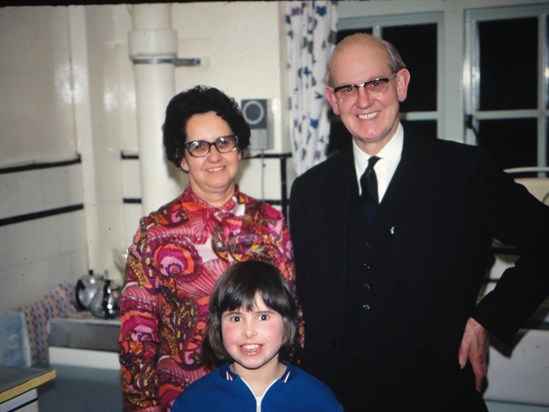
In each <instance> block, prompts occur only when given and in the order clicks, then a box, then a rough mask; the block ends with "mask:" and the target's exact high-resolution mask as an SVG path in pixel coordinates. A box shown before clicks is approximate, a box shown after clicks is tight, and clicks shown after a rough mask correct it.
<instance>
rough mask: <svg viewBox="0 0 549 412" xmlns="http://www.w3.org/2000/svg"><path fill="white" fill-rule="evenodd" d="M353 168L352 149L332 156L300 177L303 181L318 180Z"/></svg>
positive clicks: (346, 149)
mask: <svg viewBox="0 0 549 412" xmlns="http://www.w3.org/2000/svg"><path fill="white" fill-rule="evenodd" d="M349 166H350V167H353V152H352V149H351V148H345V149H343V150H341V151H339V152H337V153H335V154H332V155H331V156H329V157H328V158H327V159H325V160H323V161H322V162H320V163H318V164H316V165H314V166H312V167H311V168H310V169H308V170H307V171H305V172H304V173H303V174H302V175H300V176H299V177H298V179H301V180H311V179H317V178H319V177H322V176H329V175H331V174H334V173H338V172H339V171H341V170H342V169H344V168H345V167H349Z"/></svg>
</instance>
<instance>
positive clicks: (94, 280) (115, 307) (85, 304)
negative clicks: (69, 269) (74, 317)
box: [76, 271, 122, 319]
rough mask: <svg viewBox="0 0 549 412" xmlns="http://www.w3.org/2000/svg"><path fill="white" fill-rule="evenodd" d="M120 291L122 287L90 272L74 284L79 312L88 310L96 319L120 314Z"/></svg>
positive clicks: (103, 276) (105, 277)
mask: <svg viewBox="0 0 549 412" xmlns="http://www.w3.org/2000/svg"><path fill="white" fill-rule="evenodd" d="M121 291H122V287H121V286H119V285H117V284H116V283H114V282H113V281H111V280H110V279H108V278H107V276H105V275H96V274H93V272H91V271H90V274H89V275H87V276H83V277H81V278H80V279H78V282H77V283H76V305H77V307H78V309H80V310H89V311H90V312H91V313H92V315H93V316H95V317H97V318H102V319H108V318H114V317H116V316H118V315H119V314H120V293H121Z"/></svg>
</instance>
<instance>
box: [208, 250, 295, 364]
mask: <svg viewBox="0 0 549 412" xmlns="http://www.w3.org/2000/svg"><path fill="white" fill-rule="evenodd" d="M256 294H259V296H261V298H262V299H263V301H264V302H265V305H267V306H268V307H269V308H270V309H272V310H274V311H276V312H278V313H279V314H280V315H281V316H282V323H283V338H282V346H281V347H280V351H279V359H280V360H288V361H293V359H294V357H295V356H296V354H297V352H298V350H299V348H300V346H299V338H298V309H297V304H296V300H295V298H294V295H293V293H292V291H291V289H290V286H289V285H288V283H287V282H286V279H284V277H283V276H282V274H281V273H280V271H279V270H278V269H277V268H276V267H275V266H273V265H271V264H269V263H265V262H260V261H253V260H249V261H245V262H238V263H235V264H234V265H233V266H231V267H230V268H229V269H227V271H226V272H225V273H224V274H223V276H222V277H221V279H220V280H219V281H218V283H217V285H216V286H215V288H214V290H213V292H212V296H211V300H210V307H209V319H208V324H207V326H206V332H205V335H206V336H205V339H204V342H203V344H202V356H203V361H204V364H205V365H206V366H208V367H210V368H214V367H217V366H219V365H221V364H223V363H224V362H227V361H231V360H232V358H231V357H230V356H229V354H228V353H227V351H226V350H225V346H224V345H223V337H222V335H221V317H222V315H223V313H224V312H226V311H230V310H235V309H239V308H245V309H246V310H252V309H253V307H254V299H255V296H256Z"/></svg>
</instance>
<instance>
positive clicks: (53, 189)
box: [0, 2, 291, 313]
mask: <svg viewBox="0 0 549 412" xmlns="http://www.w3.org/2000/svg"><path fill="white" fill-rule="evenodd" d="M171 7H172V20H173V29H175V30H176V31H177V33H178V39H179V54H178V57H200V58H202V59H204V61H205V64H203V65H201V66H199V67H177V68H175V79H176V92H179V91H181V90H183V89H186V88H188V87H192V86H194V85H195V84H206V85H211V86H215V87H218V88H220V89H222V90H224V91H225V92H226V93H227V94H229V95H231V96H233V97H234V98H235V99H236V100H237V101H240V100H241V99H247V98H267V99H271V101H272V104H273V108H274V110H273V113H274V116H275V118H274V124H275V130H274V148H273V149H272V150H270V151H268V154H278V153H284V152H288V151H289V142H287V141H286V137H285V133H284V132H283V125H284V124H285V122H286V121H287V120H286V119H285V118H284V116H283V115H282V113H281V112H282V109H281V105H282V104H281V102H282V101H287V96H285V95H284V93H285V92H284V91H283V86H282V84H283V80H284V79H283V75H284V70H283V68H284V67H285V65H284V64H283V63H281V55H282V54H283V45H282V44H281V39H283V34H281V32H280V29H279V27H280V25H281V20H280V18H279V12H280V10H281V7H282V5H281V4H279V2H213V3H209V2H206V3H174V4H173V5H171ZM131 10H132V6H130V5H95V6H70V7H48V6H39V7H4V8H0V55H2V59H1V60H0V89H1V90H2V93H1V95H0V99H1V100H0V102H1V105H2V110H0V124H2V135H1V136H0V146H1V150H0V222H1V224H0V280H1V282H2V292H1V297H2V299H0V313H1V312H3V311H5V310H8V309H11V308H14V307H17V306H20V305H23V304H27V303H32V302H34V301H36V300H39V299H41V297H42V296H43V295H44V294H46V293H48V292H49V290H50V289H51V288H52V287H53V286H55V284H56V283H58V282H60V281H62V280H70V281H76V280H77V279H78V278H79V277H80V276H82V275H84V274H85V273H87V270H88V269H90V268H91V269H94V270H95V271H96V272H104V271H105V270H108V271H109V274H110V276H111V277H112V278H113V279H114V280H116V281H121V276H120V274H119V273H118V271H117V270H116V268H115V266H114V263H113V259H112V250H113V249H123V248H125V247H127V246H128V245H129V243H130V242H131V237H132V235H133V233H134V231H135V229H136V228H137V223H138V219H139V217H140V216H141V215H142V210H141V206H140V205H139V204H135V203H131V202H124V201H123V199H124V198H126V199H133V198H139V197H140V196H141V187H140V182H139V160H137V159H132V158H130V159H124V160H122V159H121V153H124V154H125V155H130V157H131V155H136V154H138V152H139V143H138V134H137V119H136V114H135V113H136V98H135V83H134V75H133V66H132V62H131V60H130V58H129V51H128V34H129V32H131V31H132V19H131ZM151 139H158V142H159V144H161V132H160V130H159V133H158V135H157V136H151ZM252 154H253V153H252ZM78 155H80V157H81V161H80V162H78V161H76V162H75V163H74V164H69V165H64V164H61V165H58V166H57V167H48V168H40V167H38V168H36V169H32V168H31V169H30V170H26V169H19V168H18V166H21V165H25V164H29V163H33V162H34V163H36V162H38V163H42V162H52V161H67V160H74V159H77V158H78ZM289 163H291V162H289ZM8 166H9V167H11V166H15V168H8ZM50 166H51V165H50ZM159 167H166V165H159ZM243 169H244V170H243V173H242V176H241V177H240V182H241V189H242V190H243V191H244V192H246V193H248V194H251V195H253V196H257V197H261V196H262V195H265V198H266V199H274V200H276V199H279V198H280V197H281V192H280V179H279V176H280V170H279V162H278V161H276V160H275V161H273V160H272V159H267V160H265V162H264V166H262V165H261V162H260V160H258V159H251V160H247V161H245V162H244V164H243ZM289 173H290V175H291V171H289ZM184 183H185V180H182V184H184ZM72 205H81V208H80V209H77V210H75V211H71V212H67V213H61V214H57V215H52V216H46V217H40V218H35V219H32V220H28V221H23V222H19V221H18V220H17V219H18V218H19V217H21V216H23V217H24V216H25V215H27V214H29V213H42V212H48V211H50V210H54V209H57V208H64V207H70V206H72ZM159 206H160V204H159ZM46 214H47V213H46Z"/></svg>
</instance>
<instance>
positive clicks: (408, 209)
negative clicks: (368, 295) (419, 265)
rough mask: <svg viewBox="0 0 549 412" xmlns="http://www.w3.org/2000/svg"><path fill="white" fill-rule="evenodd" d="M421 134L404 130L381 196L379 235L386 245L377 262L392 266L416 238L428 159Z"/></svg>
mask: <svg viewBox="0 0 549 412" xmlns="http://www.w3.org/2000/svg"><path fill="white" fill-rule="evenodd" d="M422 141H424V139H423V138H421V137H417V138H416V136H410V135H409V134H407V133H406V132H405V134H404V145H403V148H402V156H401V160H400V163H399V165H398V167H397V169H396V171H395V174H394V176H393V178H392V179H391V182H390V184H389V186H388V188H387V192H386V193H385V196H384V197H383V201H382V202H381V204H380V207H379V209H378V214H377V222H376V224H377V226H376V227H377V230H378V231H382V232H378V234H376V236H377V237H378V238H385V239H389V244H388V246H389V247H388V248H387V250H386V251H385V252H387V253H383V255H382V261H381V262H380V264H381V265H382V266H384V267H394V265H396V264H398V262H399V261H400V259H401V258H402V256H403V255H404V253H402V251H403V250H407V248H408V247H409V245H412V244H414V242H417V239H416V238H415V233H417V231H416V230H414V227H415V225H416V223H415V222H416V217H417V216H418V213H419V212H420V211H421V210H422V207H423V204H422V202H424V199H422V197H421V196H422V194H424V192H425V191H424V190H423V187H422V185H423V184H425V183H424V182H426V181H428V179H426V175H427V174H428V173H429V172H428V165H429V162H430V160H432V159H429V157H428V154H427V152H426V150H425V148H424V145H423V143H422ZM399 251H401V253H399Z"/></svg>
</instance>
